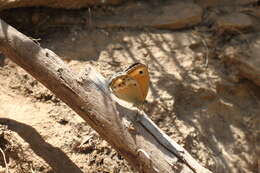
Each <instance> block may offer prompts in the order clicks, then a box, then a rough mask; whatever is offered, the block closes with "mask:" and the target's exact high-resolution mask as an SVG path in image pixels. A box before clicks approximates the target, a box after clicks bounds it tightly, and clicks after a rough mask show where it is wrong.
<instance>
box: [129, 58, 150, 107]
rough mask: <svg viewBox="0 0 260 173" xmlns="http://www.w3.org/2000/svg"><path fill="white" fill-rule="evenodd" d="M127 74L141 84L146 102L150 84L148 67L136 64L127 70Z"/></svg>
mask: <svg viewBox="0 0 260 173" xmlns="http://www.w3.org/2000/svg"><path fill="white" fill-rule="evenodd" d="M126 73H127V74H128V75H129V76H130V77H132V78H133V79H135V80H136V81H137V83H138V84H139V86H140V88H141V91H142V101H143V102H144V101H145V98H146V96H147V94H148V90H149V82H150V77H149V72H148V68H147V66H145V65H144V64H141V63H135V64H133V65H132V66H130V67H129V68H128V69H126Z"/></svg>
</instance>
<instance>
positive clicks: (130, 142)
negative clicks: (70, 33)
mask: <svg viewBox="0 0 260 173" xmlns="http://www.w3.org/2000/svg"><path fill="white" fill-rule="evenodd" d="M0 51H2V53H4V54H5V55H6V56H7V57H9V58H10V59H11V60H12V61H14V62H15V63H16V64H18V65H19V66H21V67H22V68H23V69H25V70H26V71H27V72H28V73H30V74H31V75H32V76H34V77H35V78H36V79H37V80H38V81H40V82H41V83H42V84H44V85H45V86H46V87H47V88H48V89H50V90H51V91H52V92H53V93H54V94H55V95H57V96H58V97H59V98H60V99H61V100H62V101H64V102H65V103H66V104H67V105H68V106H69V107H71V108H72V109H73V110H74V111H75V112H76V113H77V114H78V115H79V116H81V117H82V118H83V119H84V120H85V121H86V122H87V123H88V124H89V125H90V126H91V127H92V128H93V129H95V130H96V131H97V132H98V133H99V134H100V136H101V137H102V138H103V139H105V140H106V141H107V142H108V143H109V144H110V145H112V146H113V147H114V148H115V149H116V150H117V151H118V152H120V153H121V154H122V155H123V156H124V158H125V159H126V160H127V161H128V162H129V163H130V164H131V165H132V166H133V167H134V168H135V169H137V170H139V172H144V173H170V172H172V173H173V172H185V173H186V172H196V173H210V171H209V170H208V169H206V168H204V167H202V166H201V165H200V164H199V163H198V162H197V161H196V160H195V159H194V158H192V156H191V155H190V154H189V153H188V152H187V151H186V150H185V149H183V148H182V147H181V146H179V145H178V144H177V143H176V142H174V141H173V140H172V139H170V137H168V136H167V135H166V134H164V133H163V132H162V131H161V130H160V129H159V128H158V127H157V126H156V125H155V124H154V123H153V122H152V121H151V120H150V119H149V118H148V117H147V116H146V115H145V113H143V112H140V111H138V113H139V114H140V120H139V121H132V119H133V118H134V117H135V115H136V113H137V110H130V109H128V108H125V107H123V106H121V105H120V104H118V103H116V102H115V101H114V100H113V99H112V97H111V93H110V91H109V90H108V88H107V81H106V79H105V78H104V77H103V76H102V75H101V74H100V73H98V72H97V71H95V70H94V69H93V68H92V67H90V66H88V67H86V70H85V71H84V72H83V73H82V74H81V76H79V75H76V74H75V73H74V72H73V71H71V70H70V69H69V68H68V66H67V65H66V64H64V63H63V61H62V60H61V59H60V58H59V57H58V56H57V55H56V54H55V53H53V52H52V51H50V50H48V49H44V48H41V47H40V46H39V45H38V44H36V43H35V42H33V41H32V40H31V39H29V38H28V37H26V36H25V35H23V34H22V33H20V32H18V31H17V30H16V29H14V28H13V27H11V26H10V25H8V24H6V23H5V22H4V21H2V20H0ZM133 128H134V130H133Z"/></svg>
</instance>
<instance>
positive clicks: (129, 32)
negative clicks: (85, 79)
mask: <svg viewBox="0 0 260 173" xmlns="http://www.w3.org/2000/svg"><path fill="white" fill-rule="evenodd" d="M125 5H127V4H125ZM92 10H93V11H94V10H95V9H92ZM88 11H89V9H87V10H85V11H84V10H83V12H86V13H87V12H88ZM101 11H102V13H106V12H107V11H105V12H104V10H103V9H102V10H100V9H99V10H97V11H95V12H96V13H101ZM108 11H109V10H108ZM81 12H82V10H81ZM21 30H22V31H23V32H24V33H27V32H28V33H27V34H30V33H31V36H32V37H33V38H36V35H37V34H38V35H37V36H38V37H37V38H40V40H38V42H39V44H41V46H42V47H45V48H48V49H50V50H52V51H54V52H55V53H57V54H58V55H59V56H61V57H62V58H63V59H64V61H65V62H66V63H67V64H68V65H69V66H70V67H71V68H72V69H73V70H74V71H76V72H80V71H81V70H82V69H84V67H85V65H86V64H92V65H93V66H94V67H95V68H96V69H97V70H99V71H100V72H101V73H102V74H103V75H104V76H106V77H107V78H109V77H110V76H111V75H113V74H114V73H115V72H118V71H120V70H122V69H124V68H125V67H126V66H127V65H129V64H131V63H133V62H137V61H139V62H143V63H144V64H147V65H148V67H149V72H150V76H151V84H150V91H149V95H148V97H147V103H146V104H145V112H147V114H148V115H150V116H151V119H152V120H153V121H154V122H155V123H156V124H157V125H158V126H159V127H160V128H161V129H162V130H163V131H164V132H166V133H167V134H168V135H169V136H170V137H171V138H173V139H174V140H175V141H176V142H178V143H179V144H181V145H182V146H183V147H184V148H185V149H187V150H188V151H189V152H190V153H191V154H192V156H194V157H195V158H196V159H197V160H198V161H199V162H200V163H201V164H202V165H203V166H205V167H207V168H209V169H210V170H212V171H213V172H219V173H258V172H259V164H260V161H259V155H260V152H259V151H258V149H259V144H260V141H259V130H260V129H259V128H260V127H259V125H260V116H259V115H260V87H259V86H257V85H255V84H254V83H253V82H252V81H250V80H247V79H245V78H242V77H240V76H239V75H238V74H237V73H236V69H234V68H233V67H232V66H231V65H229V64H226V63H225V62H223V61H222V60H221V58H219V57H220V55H221V53H222V52H221V51H222V48H223V45H224V44H228V41H227V40H223V39H222V38H221V37H222V35H221V36H220V37H217V36H216V35H217V34H219V33H215V32H207V31H205V28H204V27H203V26H201V27H193V28H188V29H185V30H179V31H172V30H159V29H151V28H138V29H135V28H107V29H106V28H95V27H91V25H88V26H87V25H86V24H74V25H69V26H63V27H59V26H56V27H48V28H44V32H43V31H41V30H39V32H42V33H40V34H39V32H38V33H35V32H34V33H32V32H31V31H29V30H30V29H28V30H24V28H22V29H21ZM229 36H230V37H236V36H237V35H232V34H230V35H229ZM205 42H207V43H208V44H204V43H205ZM238 44H244V41H241V42H238ZM245 51H246V50H245ZM4 61H5V65H3V66H2V67H0V147H1V149H2V150H3V151H4V153H5V156H6V159H7V163H8V166H9V171H10V173H11V172H15V173H20V172H23V173H25V172H26V173H27V172H30V173H38V172H41V173H72V172H73V173H83V172H84V173H85V172H90V173H99V172H100V173H112V172H113V173H128V172H129V173H132V172H135V171H134V170H132V169H131V168H130V166H129V165H128V164H127V162H126V161H125V160H124V159H123V158H122V157H121V156H120V155H119V154H118V153H117V152H116V151H115V150H114V149H112V148H111V147H110V146H109V145H108V144H107V143H106V142H105V141H103V140H102V139H101V138H100V137H99V135H98V134H97V133H96V132H95V131H93V130H92V129H91V128H90V127H89V126H88V125H87V124H86V123H85V122H84V121H83V120H82V119H81V118H80V117H79V116H77V115H76V113H74V112H73V111H72V110H71V109H70V108H69V107H68V106H66V105H65V104H64V103H62V102H61V101H60V100H59V99H58V98H56V97H55V95H53V94H52V93H51V92H50V91H49V90H48V89H46V88H45V87H44V86H43V85H41V84H40V83H39V82H37V81H36V80H35V79H34V78H33V77H32V76H30V75H29V74H27V73H26V72H25V71H24V70H23V69H21V68H20V67H19V66H17V65H16V64H14V63H13V62H11V61H10V60H8V59H5V60H4ZM0 159H1V160H0V172H4V168H5V163H4V160H3V157H2V156H1V157H0Z"/></svg>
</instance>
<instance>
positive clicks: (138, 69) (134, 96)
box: [109, 63, 149, 106]
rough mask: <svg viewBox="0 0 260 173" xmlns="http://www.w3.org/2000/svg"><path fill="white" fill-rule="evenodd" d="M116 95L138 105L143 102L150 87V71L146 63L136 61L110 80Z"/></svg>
mask: <svg viewBox="0 0 260 173" xmlns="http://www.w3.org/2000/svg"><path fill="white" fill-rule="evenodd" d="M109 86H110V88H111V89H112V91H113V93H114V95H115V96H117V97H118V98H119V99H122V100H124V101H127V102H130V103H133V104H134V105H136V106H138V105H141V104H143V102H144V101H145V98H146V96H147V93H148V88H149V73H148V69H147V67H146V66H145V65H143V64H141V63H135V64H133V65H131V66H129V67H128V68H127V69H126V70H125V71H124V72H120V73H117V74H116V76H114V77H112V79H111V80H110V82H109Z"/></svg>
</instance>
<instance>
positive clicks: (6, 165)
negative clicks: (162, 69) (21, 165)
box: [0, 147, 9, 173]
mask: <svg viewBox="0 0 260 173" xmlns="http://www.w3.org/2000/svg"><path fill="white" fill-rule="evenodd" d="M0 151H1V153H2V155H3V158H4V163H5V172H6V173H9V169H8V164H7V162H6V158H5V153H4V151H3V150H2V148H1V147H0Z"/></svg>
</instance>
